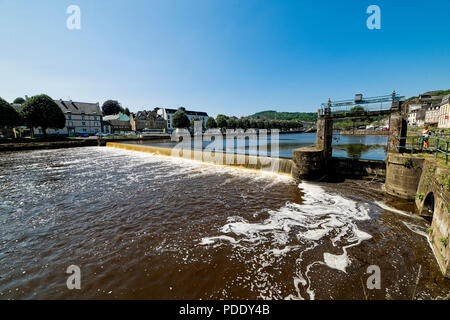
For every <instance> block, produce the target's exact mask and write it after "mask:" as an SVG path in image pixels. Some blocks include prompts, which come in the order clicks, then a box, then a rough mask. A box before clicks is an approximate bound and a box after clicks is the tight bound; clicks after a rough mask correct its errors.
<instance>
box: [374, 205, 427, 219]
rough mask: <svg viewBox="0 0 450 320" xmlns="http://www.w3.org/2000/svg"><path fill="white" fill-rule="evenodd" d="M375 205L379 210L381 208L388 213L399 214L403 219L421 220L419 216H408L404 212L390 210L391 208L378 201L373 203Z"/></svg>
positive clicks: (408, 214)
mask: <svg viewBox="0 0 450 320" xmlns="http://www.w3.org/2000/svg"><path fill="white" fill-rule="evenodd" d="M375 204H376V205H378V206H379V207H380V208H382V209H384V210H387V211H390V212H393V213H397V214H400V215H402V216H405V217H409V218H415V219H422V218H421V217H420V216H416V215H413V214H410V213H408V212H406V211H403V210H398V209H395V208H392V207H390V206H388V205H387V204H385V203H383V202H380V201H375Z"/></svg>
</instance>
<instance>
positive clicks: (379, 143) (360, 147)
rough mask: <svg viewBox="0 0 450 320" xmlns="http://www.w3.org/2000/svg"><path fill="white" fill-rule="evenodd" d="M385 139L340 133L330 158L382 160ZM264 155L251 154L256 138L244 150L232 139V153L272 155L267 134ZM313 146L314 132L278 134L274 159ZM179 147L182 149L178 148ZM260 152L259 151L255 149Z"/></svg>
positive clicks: (141, 142) (162, 144) (155, 144)
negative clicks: (277, 147)
mask: <svg viewBox="0 0 450 320" xmlns="http://www.w3.org/2000/svg"><path fill="white" fill-rule="evenodd" d="M193 140H194V139H192V140H191V145H192V148H193V149H198V148H197V147H196V145H195V143H194V141H193ZM387 140H388V137H387V136H343V135H340V134H334V135H333V157H345V158H356V159H369V160H385V158H386V145H387ZM212 142H214V139H212ZM212 142H211V141H203V143H202V148H203V149H205V148H207V147H208V145H210V144H211V143H212ZM126 143H128V144H130V143H131V144H144V145H152V146H160V147H169V148H173V147H175V146H177V143H175V142H160V143H155V142H152V141H137V142H126ZM267 143H268V146H267V154H261V153H259V152H252V151H253V150H251V148H249V146H250V145H258V144H260V143H259V141H258V140H257V139H256V141H255V140H253V139H248V138H247V139H246V140H245V147H244V146H242V147H240V146H239V145H238V140H237V139H234V141H233V142H232V144H231V145H232V146H233V150H231V152H233V153H245V154H250V155H257V154H259V155H267V156H271V139H270V135H269V136H268V139H267ZM315 143H316V134H315V133H289V134H280V135H279V143H278V145H279V149H278V154H277V155H276V157H281V158H292V151H293V150H294V149H297V148H301V147H306V146H310V145H313V144H315ZM226 144H227V141H226V140H225V139H224V141H223V147H222V149H223V150H226V149H227V146H226ZM181 147H182V146H181ZM258 151H259V150H258Z"/></svg>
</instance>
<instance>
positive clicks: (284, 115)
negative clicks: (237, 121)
mask: <svg viewBox="0 0 450 320" xmlns="http://www.w3.org/2000/svg"><path fill="white" fill-rule="evenodd" d="M248 117H249V118H253V119H268V120H275V119H276V120H300V121H306V122H315V121H317V113H316V112H277V111H272V110H268V111H261V112H257V113H255V114H252V115H251V116H248Z"/></svg>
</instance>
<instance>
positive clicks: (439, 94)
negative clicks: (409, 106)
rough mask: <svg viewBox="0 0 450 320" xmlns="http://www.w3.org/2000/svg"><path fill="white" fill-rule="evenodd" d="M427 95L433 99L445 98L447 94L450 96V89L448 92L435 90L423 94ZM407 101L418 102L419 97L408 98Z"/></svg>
mask: <svg viewBox="0 0 450 320" xmlns="http://www.w3.org/2000/svg"><path fill="white" fill-rule="evenodd" d="M425 94H429V95H430V96H432V97H442V96H445V95H447V94H450V89H448V90H435V91H428V92H424V93H422V95H425ZM407 101H410V102H418V97H417V96H414V97H411V98H408V100H407Z"/></svg>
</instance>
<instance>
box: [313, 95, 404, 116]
mask: <svg viewBox="0 0 450 320" xmlns="http://www.w3.org/2000/svg"><path fill="white" fill-rule="evenodd" d="M404 98H405V97H403V96H399V95H397V94H396V93H395V91H394V92H392V94H390V95H385V96H377V97H369V98H365V97H363V95H362V94H356V95H355V98H354V99H351V100H340V101H331V100H328V102H327V103H322V104H321V108H320V109H319V117H326V118H330V119H343V118H368V117H376V116H384V115H390V114H391V113H392V112H398V111H399V106H400V104H399V103H396V102H400V101H402V100H403V99H404Z"/></svg>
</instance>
